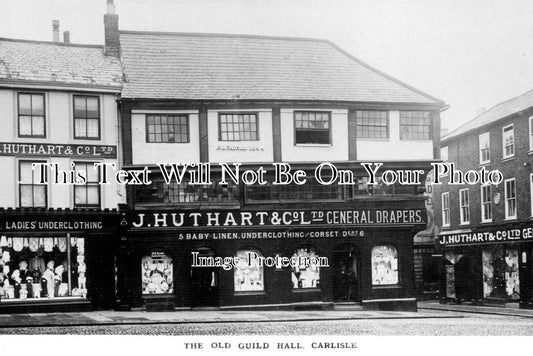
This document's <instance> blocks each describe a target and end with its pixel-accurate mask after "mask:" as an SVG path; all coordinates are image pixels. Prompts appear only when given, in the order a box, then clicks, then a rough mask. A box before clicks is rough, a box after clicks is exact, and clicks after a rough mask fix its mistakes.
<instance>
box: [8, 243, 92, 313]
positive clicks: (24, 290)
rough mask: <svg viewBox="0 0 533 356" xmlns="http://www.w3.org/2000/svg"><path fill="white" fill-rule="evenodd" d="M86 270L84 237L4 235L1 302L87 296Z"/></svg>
mask: <svg viewBox="0 0 533 356" xmlns="http://www.w3.org/2000/svg"><path fill="white" fill-rule="evenodd" d="M69 250H70V251H69ZM69 256H70V259H69ZM86 271H87V266H86V265H85V239H84V238H76V237H70V239H69V238H68V237H6V236H1V237H0V303H8V302H17V301H18V302H20V301H28V302H30V301H40V300H43V299H57V300H61V299H69V298H85V297H86V296H87V283H86Z"/></svg>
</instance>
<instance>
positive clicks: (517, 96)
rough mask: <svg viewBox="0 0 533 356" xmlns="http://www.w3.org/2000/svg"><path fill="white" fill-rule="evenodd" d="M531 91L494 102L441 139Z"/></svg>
mask: <svg viewBox="0 0 533 356" xmlns="http://www.w3.org/2000/svg"><path fill="white" fill-rule="evenodd" d="M531 92H533V89H529V90H528V91H526V92H524V93H522V94H520V95H516V96H513V97H512V98H509V99H507V100H504V101H501V102H499V103H497V104H494V105H493V106H491V107H490V108H488V109H486V110H485V111H483V112H482V113H480V114H477V115H476V116H474V118H473V119H471V120H468V121H467V122H465V123H464V124H462V125H461V126H459V127H456V128H455V129H453V130H452V131H450V132H448V133H447V134H446V135H445V136H444V137H442V138H441V140H444V139H447V138H448V137H449V136H451V135H452V134H453V133H454V132H456V131H458V130H460V129H462V128H463V127H465V126H466V125H468V124H470V123H472V122H474V121H476V120H477V119H479V118H480V117H481V116H483V115H485V114H487V113H488V112H490V111H492V110H494V109H496V108H497V107H499V106H502V105H504V104H507V103H509V102H511V101H513V100H516V99H519V98H521V97H523V96H526V95H527V94H529V93H531ZM509 115H512V114H509ZM509 115H506V116H503V117H500V118H498V120H499V119H503V118H504V117H507V116H509ZM468 131H471V130H468ZM468 131H467V132H468ZM464 133H466V132H464Z"/></svg>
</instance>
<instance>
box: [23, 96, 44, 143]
mask: <svg viewBox="0 0 533 356" xmlns="http://www.w3.org/2000/svg"><path fill="white" fill-rule="evenodd" d="M44 112H45V110H44V94H37V93H19V95H18V119H19V137H41V138H43V137H46V126H45V125H46V123H45V122H46V121H45V113H44Z"/></svg>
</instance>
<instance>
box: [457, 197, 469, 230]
mask: <svg viewBox="0 0 533 356" xmlns="http://www.w3.org/2000/svg"><path fill="white" fill-rule="evenodd" d="M463 197H466V199H463ZM463 200H465V204H463ZM459 216H460V221H461V222H460V224H461V225H467V224H470V193H469V191H468V188H464V189H459Z"/></svg>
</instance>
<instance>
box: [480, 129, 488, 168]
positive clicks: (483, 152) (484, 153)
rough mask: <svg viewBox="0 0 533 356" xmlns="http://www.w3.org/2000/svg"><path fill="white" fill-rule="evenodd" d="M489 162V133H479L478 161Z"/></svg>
mask: <svg viewBox="0 0 533 356" xmlns="http://www.w3.org/2000/svg"><path fill="white" fill-rule="evenodd" d="M489 162H490V134H489V133H488V132H487V133H484V134H481V135H479V163H480V164H483V163H489Z"/></svg>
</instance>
